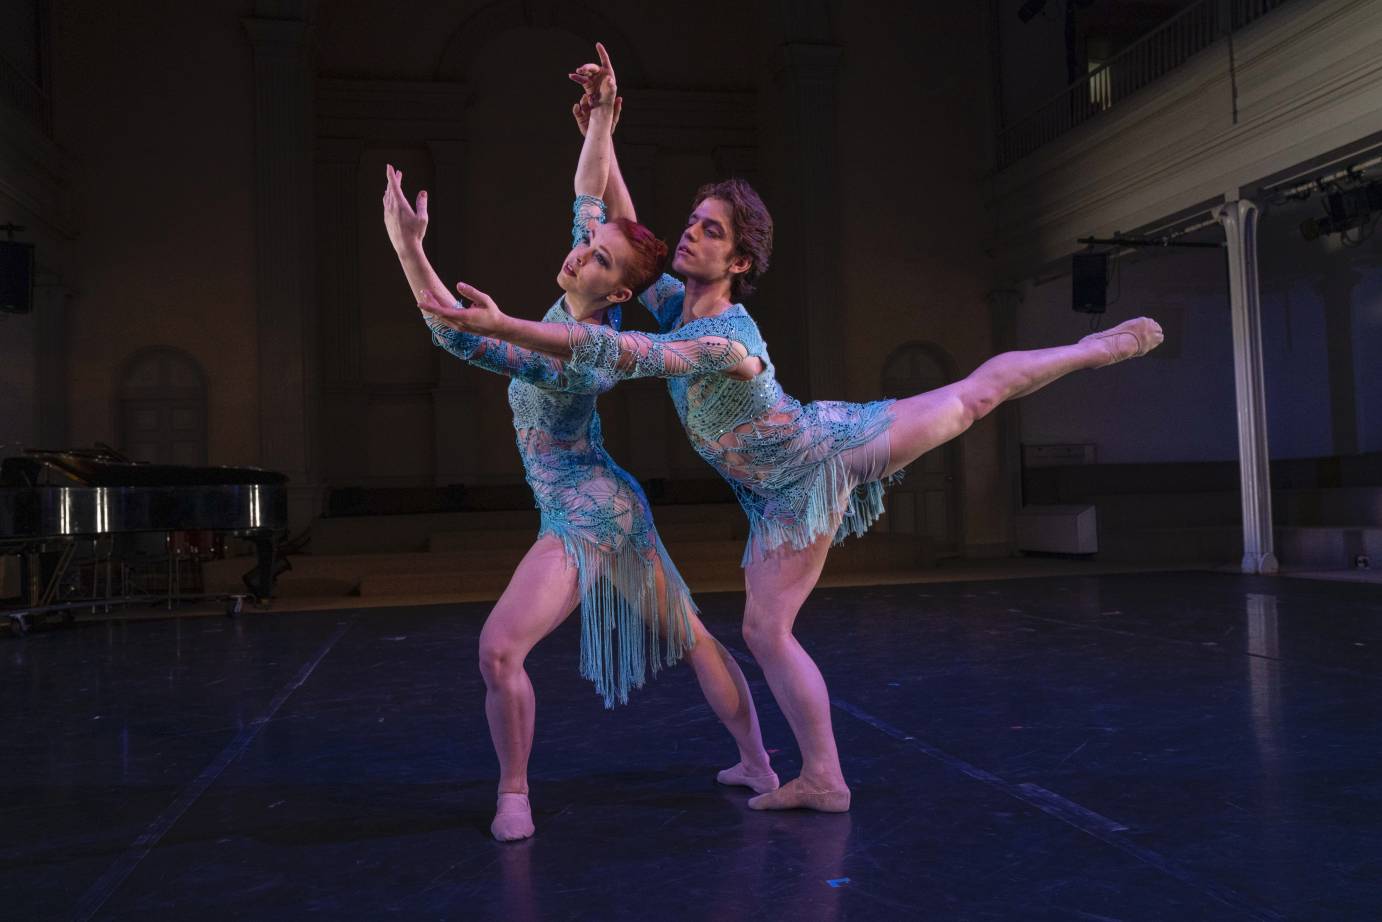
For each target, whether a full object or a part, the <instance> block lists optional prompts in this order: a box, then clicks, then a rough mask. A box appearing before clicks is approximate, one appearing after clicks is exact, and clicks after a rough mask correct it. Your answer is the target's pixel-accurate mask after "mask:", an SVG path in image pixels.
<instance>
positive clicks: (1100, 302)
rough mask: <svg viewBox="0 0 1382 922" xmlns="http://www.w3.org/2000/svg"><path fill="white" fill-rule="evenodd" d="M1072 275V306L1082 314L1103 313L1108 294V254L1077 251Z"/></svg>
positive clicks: (1073, 261) (1073, 260)
mask: <svg viewBox="0 0 1382 922" xmlns="http://www.w3.org/2000/svg"><path fill="white" fill-rule="evenodd" d="M1070 275H1071V280H1070V295H1071V302H1072V303H1071V305H1070V306H1071V307H1072V308H1074V309H1075V310H1077V311H1079V312H1080V313H1082V314H1102V313H1103V312H1104V308H1105V306H1106V304H1107V301H1106V297H1107V295H1108V254H1107V253H1076V254H1075V255H1074V256H1073V257H1072V258H1071V264H1070Z"/></svg>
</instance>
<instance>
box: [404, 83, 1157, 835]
mask: <svg viewBox="0 0 1382 922" xmlns="http://www.w3.org/2000/svg"><path fill="white" fill-rule="evenodd" d="M608 67H609V62H608V59H607V58H602V59H601V64H600V65H593V64H587V65H583V66H582V67H581V68H580V69H579V70H578V71H577V72H576V74H574V75H573V77H574V78H575V79H577V80H578V82H581V83H583V84H584V85H585V86H586V98H585V99H584V100H583V102H582V103H579V104H578V105H577V107H576V114H577V119H578V121H579V120H580V118H581V113H582V112H583V110H585V109H589V110H591V116H590V117H591V118H592V119H593V118H594V117H595V113H598V112H599V111H600V110H601V109H602V108H608V107H609V106H611V105H612V104H613V101H612V99H611V98H610V92H609V86H610V84H611V83H612V79H611V78H610V77H609V76H608V75H606V74H605V73H604V71H605V70H607V69H608ZM609 183H610V188H609V189H608V191H607V193H606V194H607V197H608V198H609V200H610V202H611V203H612V204H613V205H614V206H615V207H614V208H612V212H613V213H615V214H617V213H619V212H618V206H619V203H621V202H624V201H626V200H627V199H628V195H627V191H626V190H624V189H623V188H618V186H620V184H621V179H620V174H619V171H618V168H617V165H616V164H614V163H613V162H611V167H610V170H609ZM771 252H772V218H771V217H770V216H769V214H768V210H767V208H766V207H765V206H764V205H763V202H762V200H761V199H759V197H758V195H757V194H756V193H755V192H754V191H753V189H752V188H751V187H750V186H749V184H748V183H746V182H744V181H743V180H737V179H734V180H728V181H726V182H721V183H715V184H712V185H708V186H704V187H702V188H701V189H700V191H699V192H698V193H697V194H696V198H695V200H694V201H693V203H692V211H691V216H690V218H689V219H688V220H687V223H686V227H685V229H684V230H683V231H682V235H681V239H680V241H679V243H678V245H677V250H676V256H675V258H674V260H673V263H672V267H673V269H674V270H675V271H676V272H678V273H680V274H681V275H682V276H683V277H684V278H685V282H684V283H683V282H680V281H677V280H676V279H674V278H672V277H671V276H667V275H664V276H663V277H662V278H661V279H660V280H659V281H658V282H657V283H656V285H654V287H653V288H652V289H650V290H649V292H647V293H646V294H645V295H643V296H642V297H641V299H640V300H641V301H642V303H643V304H644V306H646V307H647V308H648V309H649V310H650V311H652V313H653V316H654V317H656V319H657V321H658V323H659V326H660V328H661V330H662V331H663V332H662V333H661V334H656V335H647V334H640V333H620V332H617V331H615V330H611V329H606V328H595V327H581V328H579V329H577V328H566V329H556V328H552V327H544V326H542V325H540V324H534V323H531V322H528V321H523V320H517V319H514V318H511V317H508V316H506V315H505V314H503V313H502V312H501V311H500V310H499V308H498V307H497V306H496V305H495V304H494V301H493V300H492V299H491V298H489V296H487V295H486V294H484V293H483V292H481V291H479V290H477V289H475V288H474V287H472V286H470V285H468V284H464V283H462V284H459V285H457V286H456V287H457V290H458V291H459V292H460V293H461V295H462V296H463V297H465V298H466V299H468V300H470V301H471V305H470V306H469V307H463V306H462V305H461V304H460V302H456V303H455V304H454V306H446V302H436V301H434V300H432V299H430V298H428V299H424V303H422V304H420V305H419V306H420V307H421V308H422V309H423V310H425V311H426V312H427V313H429V314H430V315H431V316H432V317H433V318H434V319H436V320H438V321H440V322H442V323H444V324H446V325H448V326H450V327H452V328H454V329H462V330H471V331H474V332H477V333H484V334H486V335H490V336H494V337H496V338H498V339H502V340H505V341H507V342H510V343H514V344H516V345H521V346H526V347H528V348H532V349H539V350H541V351H543V352H545V353H547V354H550V355H553V356H558V357H562V358H564V359H566V362H565V367H566V369H567V371H568V373H581V374H586V373H598V374H603V375H608V376H610V377H612V378H619V379H623V378H631V377H639V376H658V377H665V378H668V379H669V380H668V382H667V386H668V390H669V391H670V393H671V397H672V401H673V403H674V404H675V406H676V409H677V413H678V414H679V415H680V417H681V420H682V424H683V426H684V428H685V429H686V433H687V435H688V437H689V438H690V439H691V441H692V444H693V445H694V447H695V448H696V450H697V452H698V453H699V454H700V455H701V457H702V458H704V459H705V460H706V461H707V462H708V463H709V464H710V465H711V466H712V467H714V468H715V470H716V471H718V472H719V473H720V475H721V476H723V477H724V478H725V479H726V480H727V481H728V482H729V484H730V486H731V487H732V488H733V489H734V492H735V494H736V496H737V497H738V499H739V502H740V504H741V505H742V506H743V508H744V512H745V513H746V514H747V516H748V518H749V526H750V531H749V541H748V547H747V548H746V549H745V552H744V561H743V563H744V568H745V589H746V591H747V601H746V605H745V608H744V625H743V632H744V640H745V642H746V643H747V644H748V646H749V649H750V650H751V651H752V652H753V655H754V656H755V657H756V658H757V660H758V662H759V664H760V665H761V666H762V668H763V674H764V676H765V677H766V678H767V680H768V686H769V687H770V688H771V689H772V692H773V696H774V697H775V698H776V699H777V701H778V703H779V704H780V705H781V707H782V710H783V713H784V715H785V716H786V717H787V721H788V723H789V725H790V726H791V728H792V732H793V734H794V735H795V736H796V739H797V743H798V745H799V746H800V747H801V753H802V769H801V775H800V776H799V777H798V778H796V779H794V780H792V781H790V782H788V783H787V784H786V785H783V786H782V787H781V788H780V789H778V790H776V791H772V792H769V793H765V794H762V795H760V796H758V797H754V798H752V799H751V800H750V801H749V806H750V807H752V808H754V809H758V810H782V809H792V808H799V807H800V808H808V809H813V810H822V811H827V812H844V811H845V810H848V809H849V802H850V791H849V787H848V785H846V783H845V779H844V775H843V773H842V772H841V769H840V759H839V753H838V751H837V749H836V745H835V738H834V733H833V730H832V728H831V722H830V697H829V694H828V693H827V691H826V687H825V681H824V680H823V679H822V677H821V673H820V670H819V669H818V668H817V667H816V664H815V663H814V662H813V661H812V660H811V657H810V656H809V655H808V654H807V653H806V651H805V650H804V649H802V647H801V644H800V643H798V642H797V639H796V638H795V637H794V636H793V635H792V627H793V624H794V623H795V620H796V616H797V612H798V611H799V610H800V608H801V605H802V603H803V602H804V601H805V600H806V597H807V596H808V595H809V594H810V592H811V590H812V588H814V587H815V585H816V581H817V579H819V577H820V573H821V568H822V567H823V566H824V564H825V558H826V554H827V552H828V551H829V549H830V546H831V544H832V543H837V542H839V541H841V540H843V539H844V538H845V537H847V536H848V535H851V534H853V535H859V534H863V533H864V532H865V531H866V530H867V529H868V527H869V526H870V525H871V524H872V523H873V522H874V521H875V520H876V519H877V518H878V516H879V515H880V514H881V513H882V508H883V506H882V492H883V486H884V483H885V482H886V481H887V479H888V478H890V477H893V476H896V475H897V474H899V472H900V471H901V470H902V468H904V467H905V466H906V465H908V464H910V463H911V462H912V461H915V460H916V459H917V458H918V457H920V456H921V455H922V454H924V453H925V452H927V451H930V450H931V449H933V448H936V447H938V446H940V445H943V444H944V443H946V442H948V441H950V440H951V439H953V438H956V437H957V436H959V435H960V434H961V433H963V432H964V431H965V430H967V429H968V428H969V427H970V426H972V425H973V424H974V423H975V421H976V420H979V419H981V418H982V417H984V416H986V415H987V414H988V413H990V412H991V411H992V410H993V409H994V408H995V407H996V406H998V405H999V404H1000V403H1002V402H1004V401H1005V400H1011V399H1013V398H1016V397H1021V396H1023V395H1026V394H1029V393H1031V392H1033V391H1035V390H1037V389H1039V388H1041V387H1044V386H1045V385H1047V384H1049V383H1050V382H1052V381H1054V380H1056V379H1057V378H1060V377H1062V376H1064V375H1067V374H1069V373H1071V372H1073V371H1077V370H1080V369H1084V368H1097V367H1100V366H1103V365H1109V364H1112V363H1114V362H1118V361H1122V360H1123V359H1128V358H1132V357H1134V356H1140V355H1144V354H1146V353H1147V352H1148V351H1150V350H1151V349H1153V348H1155V347H1156V346H1157V345H1158V344H1160V342H1161V338H1162V334H1161V328H1160V327H1159V326H1158V325H1157V324H1156V323H1155V322H1154V321H1152V320H1150V319H1147V318H1138V319H1136V320H1130V321H1127V322H1126V323H1122V324H1119V325H1118V326H1116V327H1114V328H1112V329H1110V330H1108V331H1106V332H1103V333H1096V334H1093V335H1090V336H1086V337H1085V338H1083V339H1081V340H1080V341H1079V342H1077V343H1074V344H1072V345H1068V346H1059V347H1056V348H1052V349H1038V350H1033V351H1027V352H1007V353H1003V354H1001V355H997V356H994V357H993V358H991V359H989V360H988V361H986V362H984V363H983V364H982V365H980V366H979V367H978V368H977V369H976V370H975V371H974V372H973V373H971V374H970V375H969V376H968V377H967V378H965V379H964V380H961V381H956V382H954V383H953V384H949V385H946V386H945V387H942V388H938V389H936V390H933V391H927V392H925V393H921V394H917V395H915V396H913V397H909V398H906V399H904V400H897V401H893V400H883V401H874V402H872V403H866V404H853V403H843V402H837V401H816V402H814V403H809V404H805V405H803V404H801V403H799V402H798V401H797V400H795V399H793V398H792V397H790V396H788V395H787V394H785V393H784V392H783V390H782V388H781V386H780V385H779V384H778V383H777V380H776V378H775V375H774V371H773V365H772V361H771V360H770V359H769V358H768V351H767V346H766V344H765V343H764V341H763V337H762V336H761V335H760V334H759V332H758V327H757V325H756V324H755V323H754V321H753V318H752V317H750V316H749V314H748V312H747V311H746V310H745V309H744V306H743V305H742V304H740V303H737V301H738V299H740V298H742V297H744V296H745V295H747V294H749V293H750V292H751V291H752V282H753V280H755V279H756V278H757V277H758V276H759V275H760V274H761V273H762V272H763V271H764V270H765V269H766V268H767V265H768V259H769V257H770V255H771Z"/></svg>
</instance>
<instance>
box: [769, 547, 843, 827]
mask: <svg viewBox="0 0 1382 922" xmlns="http://www.w3.org/2000/svg"><path fill="white" fill-rule="evenodd" d="M831 537H832V536H831V535H828V534H827V535H822V536H821V537H820V538H818V539H817V540H816V541H815V543H813V544H812V545H811V546H810V547H807V548H805V549H803V550H800V551H793V550H790V549H789V550H786V551H783V552H778V553H774V554H773V555H772V556H769V557H767V558H765V559H763V560H758V561H755V562H753V563H750V564H749V565H748V567H746V568H745V570H744V585H745V589H746V590H747V593H748V600H747V604H746V605H745V607H744V640H745V642H746V643H747V644H748V646H749V649H750V650H751V651H753V655H754V658H755V659H757V660H758V664H759V666H761V667H762V669H763V675H764V677H765V678H767V680H768V687H769V688H771V689H772V692H773V697H774V698H776V699H777V703H778V706H779V707H781V708H782V713H783V715H784V716H785V717H786V718H787V723H788V725H790V726H791V728H792V734H793V735H794V736H795V737H796V740H797V745H798V746H799V747H800V748H801V776H800V777H798V778H796V779H794V780H792V781H789V782H788V783H787V784H785V785H783V786H782V788H780V789H779V790H777V791H773V792H771V793H768V794H762V795H760V796H758V797H754V798H752V799H750V800H749V806H750V807H752V808H753V809H755V810H790V809H793V808H796V807H805V808H808V809H812V810H823V811H826V812H830V813H843V812H844V811H846V810H848V809H849V787H848V786H847V785H846V784H845V778H844V774H843V773H842V772H841V770H840V754H839V751H838V750H837V749H836V748H835V732H834V729H833V728H832V726H831V723H830V693H829V692H828V691H827V690H826V687H825V679H823V678H822V677H821V671H820V669H818V668H817V667H816V664H815V662H814V661H813V660H812V659H811V657H810V655H808V654H807V652H806V651H805V650H804V649H802V646H801V644H800V643H798V642H797V639H796V637H794V636H792V626H793V625H794V624H795V623H796V618H797V612H798V611H800V610H801V606H802V603H803V602H805V601H806V597H807V596H808V595H810V594H811V590H812V589H813V588H815V585H816V581H817V580H818V579H820V575H821V568H822V567H823V566H824V565H825V558H826V554H827V552H828V551H829V550H830V542H831Z"/></svg>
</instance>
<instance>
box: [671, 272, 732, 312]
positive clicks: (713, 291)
mask: <svg viewBox="0 0 1382 922" xmlns="http://www.w3.org/2000/svg"><path fill="white" fill-rule="evenodd" d="M733 306H734V300H733V299H732V298H731V297H730V283H729V281H728V280H727V279H716V280H715V281H713V282H703V281H699V280H697V279H692V278H688V279H687V280H686V294H685V296H684V298H683V300H682V307H681V316H682V320H684V321H691V320H696V319H699V318H701V317H714V316H715V315H716V314H723V313H724V312H725V311H727V310H729V309H730V308H731V307H733Z"/></svg>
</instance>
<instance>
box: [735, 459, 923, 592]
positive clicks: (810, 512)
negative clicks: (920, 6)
mask: <svg viewBox="0 0 1382 922" xmlns="http://www.w3.org/2000/svg"><path fill="white" fill-rule="evenodd" d="M905 474H906V470H905V469H904V470H900V471H897V472H896V473H894V474H890V475H889V476H887V477H883V478H880V479H877V480H870V481H867V482H865V483H861V484H856V485H854V486H852V487H851V486H850V483H849V481H850V480H851V477H850V473H849V468H848V466H847V465H846V464H845V462H844V460H843V459H842V458H841V457H840V455H838V454H837V455H835V456H833V457H832V458H830V460H828V461H827V462H825V464H824V466H823V470H822V472H821V475H820V476H819V477H817V478H816V481H815V483H813V484H812V485H811V490H810V492H809V493H808V494H807V497H806V507H805V509H804V510H802V512H800V513H799V514H797V515H796V516H793V517H792V518H789V519H783V518H776V517H774V518H768V517H766V516H761V515H760V516H753V517H752V521H751V522H750V523H749V540H748V544H747V545H746V546H745V547H744V556H743V558H742V559H741V560H740V562H739V566H741V567H747V566H748V565H749V564H751V563H754V562H755V561H758V560H762V559H763V558H764V557H767V556H769V555H770V554H772V553H774V552H776V551H778V550H781V549H782V547H783V546H784V545H790V546H791V547H792V548H793V549H794V550H798V551H800V550H805V549H806V548H808V547H810V546H811V545H812V544H814V543H815V542H816V541H817V540H818V539H819V538H820V537H821V535H824V534H832V533H833V537H832V538H831V541H830V544H831V546H832V547H834V546H836V545H839V544H842V543H843V542H844V540H845V539H846V538H848V537H851V536H853V537H861V536H863V535H864V534H865V533H866V532H867V531H868V530H869V529H870V528H872V527H873V523H875V522H877V521H878V519H879V518H880V517H881V516H882V515H883V511H884V506H883V492H884V490H886V489H887V488H888V487H890V486H892V485H893V484H895V483H897V482H898V481H900V480H901V479H902V478H903V477H904V476H905ZM846 489H848V490H849V493H848V496H847V497H846V499H845V501H844V503H843V508H841V502H840V496H841V494H842V493H844V492H845V490H846Z"/></svg>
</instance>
